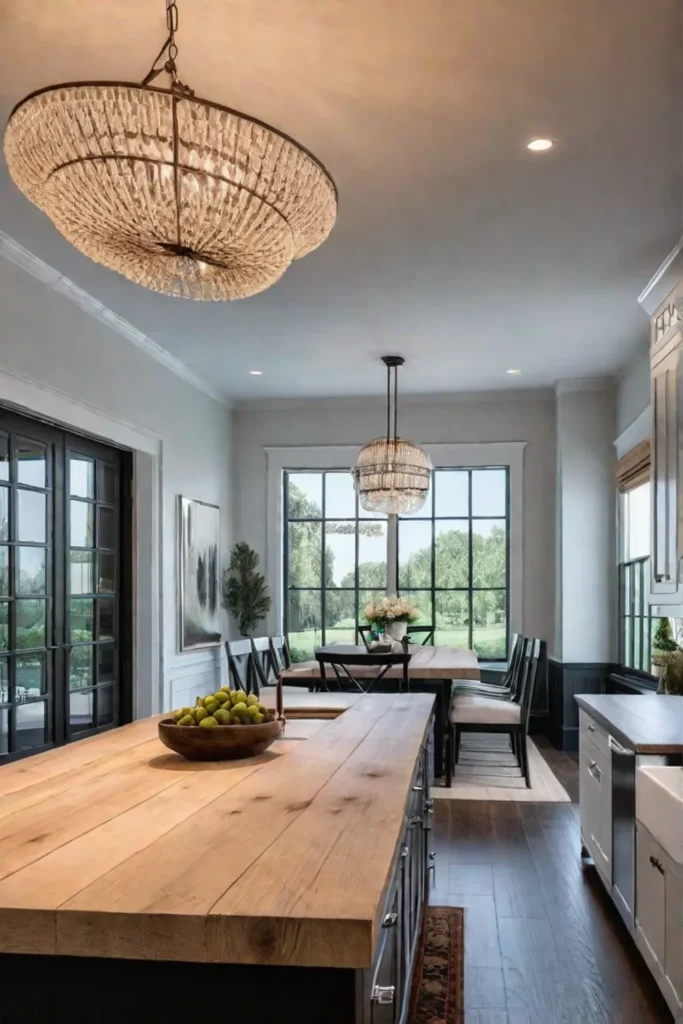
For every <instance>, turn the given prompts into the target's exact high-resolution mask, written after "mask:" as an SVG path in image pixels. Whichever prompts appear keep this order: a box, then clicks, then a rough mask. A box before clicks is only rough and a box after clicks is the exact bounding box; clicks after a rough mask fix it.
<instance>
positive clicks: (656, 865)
mask: <svg viewBox="0 0 683 1024" xmlns="http://www.w3.org/2000/svg"><path fill="white" fill-rule="evenodd" d="M650 864H652V867H653V868H657V871H659V873H660V875H663V874H664V868H663V867H662V862H661V861H660V860H658V859H657V858H656V857H652V856H651V857H650Z"/></svg>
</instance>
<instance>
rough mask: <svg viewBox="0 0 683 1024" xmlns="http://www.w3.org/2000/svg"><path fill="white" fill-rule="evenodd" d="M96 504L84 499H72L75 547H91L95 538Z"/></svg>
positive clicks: (72, 525)
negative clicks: (94, 516) (94, 518)
mask: <svg viewBox="0 0 683 1024" xmlns="http://www.w3.org/2000/svg"><path fill="white" fill-rule="evenodd" d="M94 509H95V506H94V505H88V504H87V503H86V502H84V501H78V500H76V499H74V498H72V499H71V546H72V547H74V548H91V547H92V546H93V544H94V538H93V515H94Z"/></svg>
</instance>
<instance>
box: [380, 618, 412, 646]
mask: <svg viewBox="0 0 683 1024" xmlns="http://www.w3.org/2000/svg"><path fill="white" fill-rule="evenodd" d="M384 632H385V633H386V635H387V637H389V639H390V640H397V641H398V643H401V641H402V640H403V637H404V636H405V635H406V633H407V632H408V623H407V622H387V625H386V628H385V630H384Z"/></svg>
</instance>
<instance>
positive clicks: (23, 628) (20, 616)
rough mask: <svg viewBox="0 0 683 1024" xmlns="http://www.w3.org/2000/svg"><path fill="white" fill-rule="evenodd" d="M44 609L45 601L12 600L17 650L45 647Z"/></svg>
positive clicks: (45, 608)
mask: <svg viewBox="0 0 683 1024" xmlns="http://www.w3.org/2000/svg"><path fill="white" fill-rule="evenodd" d="M46 611H47V602H46V601H29V600H21V601H15V602H14V614H15V616H16V628H17V638H16V645H17V649H18V650H20V651H25V650H29V649H32V648H34V647H45V644H46V640H45V637H46V630H45V616H46Z"/></svg>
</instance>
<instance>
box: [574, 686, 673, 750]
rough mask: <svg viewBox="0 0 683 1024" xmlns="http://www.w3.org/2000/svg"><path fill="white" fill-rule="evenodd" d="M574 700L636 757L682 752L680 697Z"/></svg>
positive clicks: (579, 697) (590, 696)
mask: <svg viewBox="0 0 683 1024" xmlns="http://www.w3.org/2000/svg"><path fill="white" fill-rule="evenodd" d="M574 700H575V701H576V703H577V704H578V705H579V707H580V708H583V710H584V711H585V712H586V714H588V715H591V716H592V717H593V718H594V719H595V720H596V721H597V722H599V723H600V724H601V725H602V726H604V728H605V729H607V730H608V731H609V732H610V733H611V734H612V736H614V738H615V740H618V742H619V743H621V744H622V746H625V747H628V748H629V750H635V752H636V753H637V754H681V753H683V697H674V696H665V695H664V694H655V693H653V694H652V695H650V694H622V693H615V694H610V693H600V694H585V695H581V694H579V695H577V696H575V697H574Z"/></svg>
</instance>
